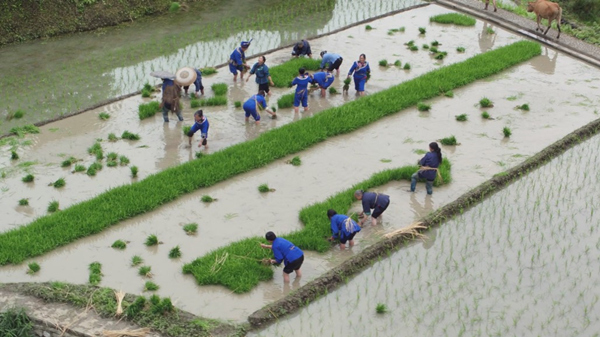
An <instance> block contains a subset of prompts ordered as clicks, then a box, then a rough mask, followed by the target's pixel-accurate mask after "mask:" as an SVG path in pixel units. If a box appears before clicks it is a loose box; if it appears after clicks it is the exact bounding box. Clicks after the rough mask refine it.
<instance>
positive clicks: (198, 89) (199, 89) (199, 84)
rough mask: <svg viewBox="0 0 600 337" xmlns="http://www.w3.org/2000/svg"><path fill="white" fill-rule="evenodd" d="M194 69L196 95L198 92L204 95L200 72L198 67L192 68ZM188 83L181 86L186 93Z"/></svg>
mask: <svg viewBox="0 0 600 337" xmlns="http://www.w3.org/2000/svg"><path fill="white" fill-rule="evenodd" d="M194 70H196V80H195V81H194V87H196V97H200V93H202V95H204V86H203V85H202V72H201V71H200V69H198V68H194ZM189 88H190V86H189V85H186V86H184V87H183V90H184V91H185V94H186V95H187V94H188V89H189Z"/></svg>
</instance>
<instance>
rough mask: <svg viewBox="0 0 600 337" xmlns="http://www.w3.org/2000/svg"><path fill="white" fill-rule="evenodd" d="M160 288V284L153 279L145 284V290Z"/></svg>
mask: <svg viewBox="0 0 600 337" xmlns="http://www.w3.org/2000/svg"><path fill="white" fill-rule="evenodd" d="M158 288H159V286H158V285H157V284H156V283H154V282H152V281H146V284H144V291H157V290H158Z"/></svg>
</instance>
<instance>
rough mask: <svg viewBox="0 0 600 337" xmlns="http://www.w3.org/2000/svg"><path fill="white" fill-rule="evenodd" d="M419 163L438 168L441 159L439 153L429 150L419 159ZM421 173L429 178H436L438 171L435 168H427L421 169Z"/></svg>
mask: <svg viewBox="0 0 600 337" xmlns="http://www.w3.org/2000/svg"><path fill="white" fill-rule="evenodd" d="M419 165H421V166H428V167H432V168H438V167H439V166H440V159H439V158H438V155H437V153H435V152H427V154H425V156H424V157H423V158H422V159H421V160H420V161H419ZM420 175H421V176H422V177H423V178H425V179H427V180H435V176H436V175H437V172H436V171H435V170H425V171H420Z"/></svg>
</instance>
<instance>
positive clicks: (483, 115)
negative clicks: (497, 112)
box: [481, 111, 490, 119]
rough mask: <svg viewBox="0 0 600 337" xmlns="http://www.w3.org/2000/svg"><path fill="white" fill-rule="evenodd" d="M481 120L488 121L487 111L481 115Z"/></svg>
mask: <svg viewBox="0 0 600 337" xmlns="http://www.w3.org/2000/svg"><path fill="white" fill-rule="evenodd" d="M481 118H483V119H490V114H489V113H488V112H487V111H484V112H482V113H481Z"/></svg>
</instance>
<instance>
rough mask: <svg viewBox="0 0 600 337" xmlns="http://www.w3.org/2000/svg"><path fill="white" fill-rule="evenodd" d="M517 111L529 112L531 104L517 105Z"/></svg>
mask: <svg viewBox="0 0 600 337" xmlns="http://www.w3.org/2000/svg"><path fill="white" fill-rule="evenodd" d="M517 109H519V110H523V111H529V104H527V103H525V104H522V105H517Z"/></svg>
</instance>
